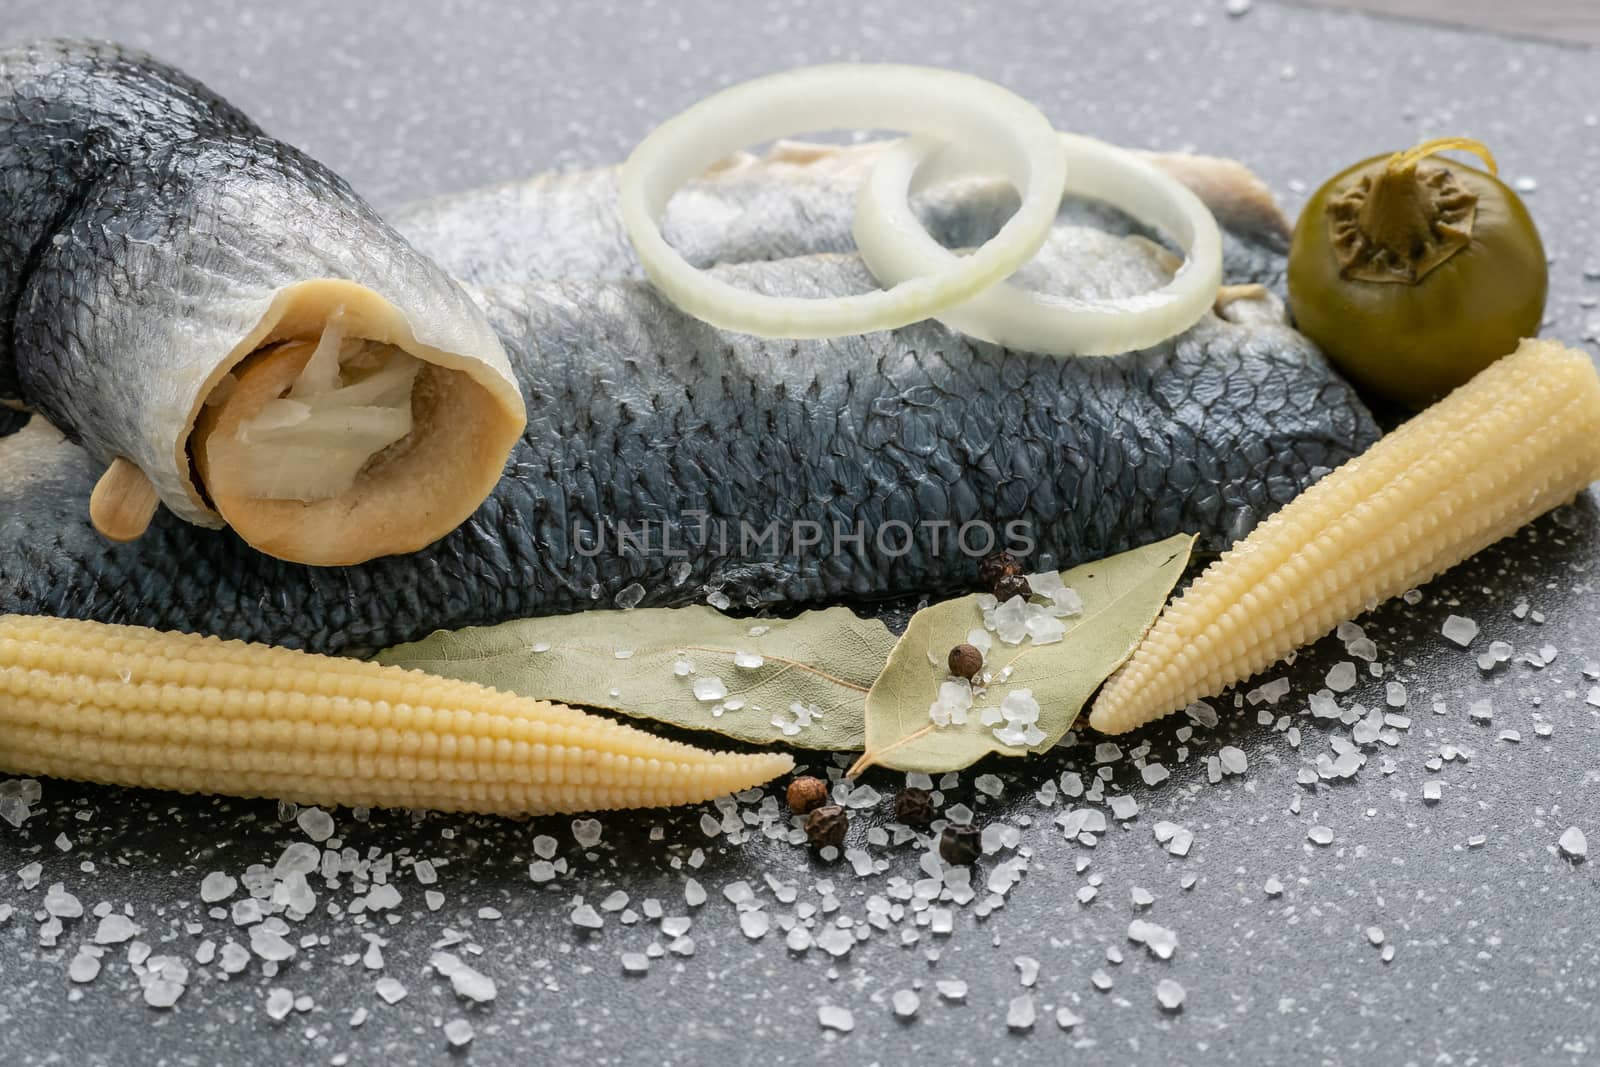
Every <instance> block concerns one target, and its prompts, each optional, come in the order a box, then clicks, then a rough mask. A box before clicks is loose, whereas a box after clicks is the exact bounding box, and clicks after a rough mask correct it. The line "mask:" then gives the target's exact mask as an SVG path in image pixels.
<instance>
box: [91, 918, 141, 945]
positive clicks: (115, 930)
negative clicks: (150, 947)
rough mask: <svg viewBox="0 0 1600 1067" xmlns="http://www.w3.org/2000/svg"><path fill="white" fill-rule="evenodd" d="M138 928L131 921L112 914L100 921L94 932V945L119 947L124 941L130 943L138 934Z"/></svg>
mask: <svg viewBox="0 0 1600 1067" xmlns="http://www.w3.org/2000/svg"><path fill="white" fill-rule="evenodd" d="M138 932H139V927H138V926H136V925H134V922H133V920H132V919H129V918H127V917H126V916H124V915H118V914H117V913H116V912H112V913H111V914H110V915H107V916H106V917H105V918H103V919H101V920H100V925H99V926H97V927H96V928H95V931H94V943H95V944H97V945H119V944H121V943H122V942H124V941H131V940H132V939H133V937H134V936H135V935H136V934H138Z"/></svg>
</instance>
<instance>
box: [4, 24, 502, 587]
mask: <svg viewBox="0 0 1600 1067" xmlns="http://www.w3.org/2000/svg"><path fill="white" fill-rule="evenodd" d="M0 173H4V175H5V177H6V194H7V195H6V196H5V197H3V198H0V296H3V297H4V299H3V301H0V317H5V316H9V321H0V404H4V405H8V406H13V407H15V406H22V407H26V408H30V409H32V410H34V411H37V412H38V413H40V414H42V415H43V416H44V417H45V418H47V419H49V420H50V421H51V422H52V423H54V424H55V426H56V427H57V428H58V429H59V430H61V431H62V433H64V434H65V435H66V436H67V437H69V438H70V439H72V440H75V441H78V442H80V443H81V444H82V445H84V447H85V448H87V449H88V450H89V452H90V453H92V454H93V455H94V456H95V457H96V458H97V459H99V460H100V461H102V462H104V463H106V464H107V465H108V468H109V469H108V474H107V476H106V479H104V480H103V481H102V489H103V490H105V492H104V493H97V494H96V498H97V502H104V503H103V508H102V510H103V512H104V514H102V513H101V511H97V513H96V515H95V518H96V523H97V525H99V526H101V528H102V530H103V531H105V532H107V533H108V534H111V535H113V536H136V535H137V533H138V532H139V531H140V529H142V523H141V522H140V521H139V520H140V517H139V515H138V514H137V511H138V507H139V505H138V502H139V501H140V500H148V501H149V502H150V503H151V504H153V503H154V502H155V501H156V500H157V499H159V501H160V503H162V504H165V505H166V507H167V508H169V509H170V510H171V511H172V512H173V513H175V514H176V515H178V516H180V517H181V518H183V519H185V520H187V521H189V522H191V523H195V524H197V525H201V526H213V527H214V526H220V525H227V526H230V527H232V528H233V529H234V531H235V532H237V533H238V535H239V536H240V537H242V538H243V539H244V540H245V541H247V542H249V543H250V544H251V545H252V546H254V547H255V548H257V549H259V550H261V551H263V552H266V553H268V554H270V555H273V556H276V557H279V558H281V559H285V560H290V561H294V562H298V563H308V564H315V565H327V566H333V565H345V564H352V563H359V562H362V561H365V560H369V559H373V558H375V557H378V556H385V555H394V554H399V553H404V552H411V551H415V550H417V549H420V548H423V547H425V546H427V545H429V544H432V543H433V542H434V541H437V540H438V539H439V538H441V537H443V536H444V535H445V534H447V533H449V532H450V531H451V530H453V529H454V528H456V527H457V526H458V525H460V524H461V523H462V522H463V521H465V519H466V518H467V517H468V516H469V515H471V514H472V512H473V511H474V510H475V509H476V508H477V507H478V505H479V504H480V503H482V502H483V500H484V499H485V498H486V497H487V496H488V495H489V493H490V491H491V490H492V489H493V488H494V486H495V484H496V482H497V481H498V480H499V478H500V475H501V473H502V470H503V468H504V466H505V462H506V459H507V457H508V455H509V454H510V451H511V448H512V446H513V445H514V444H515V443H516V441H517V439H518V438H519V436H520V434H521V432H522V428H523V424H524V422H525V411H524V406H523V400H522V394H521V390H520V389H519V388H518V385H517V382H516V379H515V376H514V375H513V372H512V370H511V365H510V362H509V361H508V359H507V357H506V353H505V351H504V350H503V349H502V347H501V345H500V342H499V340H498V339H497V337H496V336H495V333H494V331H493V330H492V329H491V328H490V326H489V324H488V322H487V321H486V320H485V319H484V317H483V315H482V314H481V313H480V312H479V311H478V309H477V308H476V306H475V305H474V304H473V302H472V301H471V299H470V298H469V297H468V296H467V295H466V293H465V292H464V291H463V290H462V289H461V288H460V286H458V285H457V284H456V283H455V282H454V281H453V280H452V279H451V278H450V277H449V276H448V275H447V274H446V273H445V272H444V271H443V270H441V269H440V268H439V267H438V266H437V265H435V264H434V263H433V262H432V261H431V260H429V259H427V258H425V257H424V256H422V255H421V254H419V253H418V252H417V251H416V250H415V249H414V248H412V247H411V245H409V244H408V243H407V242H406V241H405V240H404V239H403V238H402V237H400V236H399V235H398V234H397V233H395V232H394V230H392V229H391V228H390V227H389V226H388V225H387V224H385V223H384V222H383V221H382V220H381V219H380V218H379V217H378V216H377V214H376V213H375V212H374V211H373V210H372V209H371V208H370V207H368V206H367V204H366V203H365V202H363V201H362V200H361V199H360V198H359V197H358V196H356V195H355V193H354V192H353V191H352V190H351V189H350V187H349V186H348V185H346V184H345V183H344V181H342V180H341V179H340V178H338V177H337V176H336V175H334V174H333V173H332V172H330V171H329V170H327V169H326V168H325V167H323V166H322V165H321V164H319V163H317V162H315V161H314V160H311V159H309V158H307V157H306V156H305V155H303V154H302V153H300V152H299V151H297V150H295V149H294V148H292V147H290V146H288V145H285V144H283V143H281V142H279V141H276V140H273V139H272V138H270V137H268V136H267V135H266V134H264V133H263V132H262V131H261V130H260V129H259V128H258V127H257V126H256V125H255V124H254V123H253V122H251V121H250V120H249V119H248V118H246V117H245V116H244V115H243V114H241V113H240V112H238V111H237V110H236V109H234V108H233V107H232V106H231V105H229V104H228V103H226V102H225V101H223V100H221V99H220V98H218V97H217V96H215V95H214V94H213V93H211V92H210V91H209V90H207V89H206V88H205V87H204V86H202V85H200V84H199V83H198V82H195V81H194V80H192V79H190V78H189V77H187V76H185V75H183V74H181V73H180V72H178V71H176V70H173V69H172V68H170V67H167V66H165V65H163V64H161V63H159V62H157V61H155V60H153V59H151V58H150V57H148V56H145V55H143V54H141V53H137V52H133V51H129V50H126V49H123V48H120V47H118V46H114V45H109V44H97V43H88V42H75V41H48V42H43V43H38V44H32V45H27V46H23V47H19V48H15V49H11V50H9V51H6V52H3V53H0ZM13 309H14V310H13ZM112 482H115V483H117V484H115V485H112V484H110V483H112ZM146 483H147V484H146ZM130 511H131V512H133V513H132V514H129V512H130ZM144 518H145V519H148V513H146V514H145V515H144Z"/></svg>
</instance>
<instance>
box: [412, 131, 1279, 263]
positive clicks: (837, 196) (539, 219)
mask: <svg viewBox="0 0 1600 1067" xmlns="http://www.w3.org/2000/svg"><path fill="white" fill-rule="evenodd" d="M888 143H889V142H886V141H872V142H867V143H865V144H860V145H854V146H850V147H842V146H836V145H819V144H806V143H802V142H792V141H790V142H780V143H779V144H777V145H775V146H774V147H773V148H772V149H771V150H769V151H768V152H767V154H766V155H764V156H755V155H751V154H749V153H739V154H737V155H735V156H733V157H731V158H730V159H728V160H725V161H724V162H723V163H722V164H720V165H719V166H718V167H717V168H715V169H714V170H712V171H711V172H709V173H707V174H705V175H702V176H701V177H700V178H697V179H696V180H694V181H692V182H690V183H689V184H688V185H687V186H686V187H685V188H684V189H683V190H682V191H681V192H680V193H679V194H678V195H677V196H675V197H673V199H672V200H671V201H670V202H669V203H668V205H667V210H666V213H665V216H664V217H663V218H662V220H661V230H662V233H663V235H664V236H665V237H666V238H667V240H668V241H669V242H670V243H671V244H672V245H673V247H675V248H677V249H678V250H679V251H680V252H681V253H682V254H683V256H684V258H685V259H686V260H687V261H688V262H689V263H691V264H692V265H694V266H697V267H701V268H705V267H711V266H715V265H717V264H726V263H745V262H752V261H757V260H773V259H788V258H792V257H795V256H803V255H811V254H814V253H819V252H839V253H845V252H853V251H854V250H855V240H854V238H853V236H852V234H851V226H852V221H853V219H854V215H855V200H856V193H857V192H858V190H859V189H860V187H861V184H862V182H864V181H865V179H866V176H867V174H868V172H869V171H870V170H871V168H872V166H873V164H874V163H875V162H876V160H877V158H878V156H879V154H880V153H881V151H882V149H883V147H884V146H885V145H886V144H888ZM1144 155H1146V157H1147V158H1148V159H1149V160H1150V161H1151V162H1152V163H1154V164H1155V165H1156V166H1158V167H1160V168H1161V169H1163V170H1166V171H1167V172H1169V173H1170V174H1172V175H1173V176H1174V177H1176V178H1177V179H1178V180H1179V181H1182V182H1183V183H1184V184H1185V185H1187V186H1188V187H1189V188H1190V189H1191V190H1192V191H1194V192H1195V193H1196V194H1197V195H1198V196H1199V197H1200V198H1201V200H1203V201H1204V202H1205V203H1206V205H1207V206H1208V207H1209V208H1210V209H1211V211H1212V212H1213V213H1214V214H1215V215H1216V216H1217V219H1218V222H1219V224H1220V225H1221V226H1222V237H1223V272H1224V274H1225V276H1227V277H1228V278H1229V279H1230V280H1232V281H1233V282H1235V283H1245V282H1255V283H1259V284H1262V285H1266V286H1268V287H1269V288H1281V287H1282V283H1283V269H1284V260H1283V255H1284V253H1286V252H1287V251H1288V247H1289V232H1290V230H1289V222H1288V220H1287V219H1286V218H1285V217H1284V216H1283V213H1282V212H1281V211H1280V210H1279V208H1278V206H1277V204H1276V203H1275V202H1274V201H1273V199H1272V194H1271V192H1270V191H1269V190H1268V189H1267V187H1266V186H1265V185H1264V184H1263V183H1262V182H1261V180H1260V179H1259V178H1257V177H1256V176H1255V175H1254V174H1253V173H1251V172H1250V171H1249V170H1248V169H1247V168H1246V167H1244V166H1243V165H1242V164H1240V163H1237V162H1235V161H1233V160H1229V159H1219V158H1216V157H1211V156H1197V155H1189V154H1184V153H1144ZM619 172H620V168H619V167H615V166H613V167H600V168H595V169H592V170H583V171H577V172H575V173H557V174H541V175H537V176H535V177H533V178H529V179H526V180H523V181H515V182H506V183H502V184H498V185H491V186H488V187H485V188H482V189H473V190H469V191H467V192H461V193H452V194H449V195H446V196H440V197H434V198H431V199H428V200H423V201H420V202H418V203H414V204H409V205H406V206H403V207H401V208H399V209H398V210H396V211H394V212H391V213H390V214H389V216H388V217H389V220H390V222H391V223H393V225H394V226H395V228H396V229H397V230H399V231H400V232H401V233H402V234H404V235H405V236H406V238H407V239H408V240H410V241H411V243H412V244H414V245H415V246H416V247H417V248H419V249H420V250H422V251H423V252H424V253H426V254H427V255H429V256H431V257H432V258H433V259H434V260H435V261H436V262H438V263H439V264H440V265H441V266H442V267H444V269H446V270H447V271H449V272H450V273H451V274H452V275H454V276H455V277H457V278H459V279H461V281H463V282H465V283H467V284H468V285H472V286H475V287H478V288H480V289H481V288H488V287H493V286H498V285H507V284H510V285H515V284H520V283H524V282H527V281H529V280H531V279H534V278H561V277H569V278H643V277H644V270H643V267H642V266H641V264H640V263H639V259H638V257H637V256H636V255H635V254H634V251H633V247H632V245H631V244H630V243H629V241H628V237H627V234H626V233H625V232H624V230H623V228H622V222H621V219H620V217H619V214H618V212H617V210H616V204H617V200H618V196H619V192H618V184H617V182H618V174H619ZM1018 202H1019V201H1018V197H1017V193H1016V191H1015V190H1014V189H1012V188H1011V186H1010V185H1008V184H1007V183H1006V182H1004V181H1002V180H999V179H969V180H965V181H960V182H952V183H949V184H946V185H940V186H935V187H933V188H928V189H921V190H918V191H916V194H915V195H914V197H913V204H912V206H913V208H914V209H915V211H916V214H917V216H918V217H919V218H920V219H921V221H922V222H923V224H924V225H925V226H927V227H928V229H929V232H930V233H932V234H933V235H934V236H935V237H936V238H938V239H939V240H940V241H941V242H942V243H943V244H945V245H947V246H948V247H951V248H970V247H974V246H976V245H979V244H982V243H983V242H984V241H987V240H988V239H989V238H991V237H993V236H994V235H995V233H997V232H998V231H999V229H1000V227H1001V226H1002V225H1003V224H1004V223H1005V221H1006V220H1007V219H1008V218H1010V217H1011V213H1012V212H1014V211H1015V210H1016V208H1017V204H1018ZM1059 221H1060V222H1063V223H1067V224H1076V225H1087V226H1092V227H1094V228H1097V229H1100V230H1104V231H1106V232H1110V233H1116V234H1124V235H1127V234H1137V235H1140V236H1143V237H1147V238H1152V239H1158V238H1159V236H1160V235H1159V234H1157V233H1155V232H1153V231H1151V230H1148V229H1146V228H1145V227H1143V226H1141V225H1140V224H1138V223H1137V222H1135V221H1134V220H1132V219H1130V218H1128V217H1127V216H1126V215H1124V214H1122V213H1121V212H1119V211H1117V210H1116V209H1115V208H1112V207H1109V206H1108V205H1105V204H1102V203H1100V202H1098V201H1094V200H1089V199H1085V198H1082V197H1076V196H1073V197H1067V198H1065V199H1064V200H1063V203H1062V206H1061V212H1060V218H1059Z"/></svg>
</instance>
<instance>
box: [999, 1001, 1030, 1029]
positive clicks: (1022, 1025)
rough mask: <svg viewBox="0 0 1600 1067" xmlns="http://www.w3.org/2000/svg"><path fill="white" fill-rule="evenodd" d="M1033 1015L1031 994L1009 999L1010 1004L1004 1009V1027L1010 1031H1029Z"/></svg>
mask: <svg viewBox="0 0 1600 1067" xmlns="http://www.w3.org/2000/svg"><path fill="white" fill-rule="evenodd" d="M1035 1015H1036V1013H1035V1011H1034V1007H1033V994H1032V993H1023V994H1022V995H1021V996H1017V997H1013V998H1011V1004H1010V1005H1009V1006H1008V1007H1007V1008H1006V1026H1007V1027H1009V1028H1010V1029H1012V1030H1031V1029H1032V1028H1033V1022H1034V1018H1035Z"/></svg>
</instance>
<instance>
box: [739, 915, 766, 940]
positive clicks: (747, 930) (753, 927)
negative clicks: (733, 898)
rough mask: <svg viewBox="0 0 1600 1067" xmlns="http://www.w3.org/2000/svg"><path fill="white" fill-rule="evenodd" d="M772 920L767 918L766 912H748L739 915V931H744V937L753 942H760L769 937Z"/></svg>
mask: <svg viewBox="0 0 1600 1067" xmlns="http://www.w3.org/2000/svg"><path fill="white" fill-rule="evenodd" d="M771 925H772V920H770V919H769V918H767V913H766V912H764V911H746V912H740V913H739V929H741V930H743V931H744V936H745V937H748V938H749V939H750V940H752V941H759V940H761V938H763V937H766V936H767V930H768V929H770V928H771Z"/></svg>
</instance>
